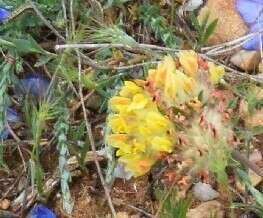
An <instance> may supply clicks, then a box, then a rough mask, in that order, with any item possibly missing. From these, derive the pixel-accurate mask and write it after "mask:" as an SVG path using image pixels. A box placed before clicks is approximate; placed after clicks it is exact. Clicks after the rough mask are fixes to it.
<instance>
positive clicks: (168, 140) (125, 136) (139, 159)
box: [106, 81, 174, 177]
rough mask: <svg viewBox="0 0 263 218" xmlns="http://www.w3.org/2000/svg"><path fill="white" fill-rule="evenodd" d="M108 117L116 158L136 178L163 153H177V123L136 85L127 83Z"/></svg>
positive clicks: (108, 137) (111, 142) (111, 143)
mask: <svg viewBox="0 0 263 218" xmlns="http://www.w3.org/2000/svg"><path fill="white" fill-rule="evenodd" d="M109 107H110V109H111V111H112V112H113V113H112V114H111V115H110V116H109V117H108V125H109V127H110V128H111V131H112V133H111V134H110V135H108V136H107V137H106V141H107V143H108V144H109V145H111V146H113V147H114V148H117V149H118V150H117V152H116V156H118V157H119V159H118V160H119V162H121V163H123V164H124V166H125V168H126V169H127V170H129V171H130V172H131V173H132V174H133V176H135V177H137V176H140V175H143V174H145V173H147V172H148V171H149V170H150V168H151V167H152V165H153V164H154V163H155V162H156V161H157V160H158V159H159V158H160V156H161V155H162V153H170V152H172V150H173V146H174V139H173V136H172V135H173V132H174V127H173V124H172V123H171V122H170V121H169V119H167V118H166V117H165V116H164V115H162V114H161V113H160V112H159V110H158V108H157V105H156V103H155V102H153V101H152V98H151V97H150V95H149V94H148V93H147V92H146V91H145V90H144V89H143V88H142V87H140V86H138V85H137V84H136V83H134V82H130V81H125V83H124V86H123V87H122V89H121V90H120V92H119V95H118V96H114V97H113V98H111V99H110V102H109Z"/></svg>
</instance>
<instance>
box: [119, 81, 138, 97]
mask: <svg viewBox="0 0 263 218" xmlns="http://www.w3.org/2000/svg"><path fill="white" fill-rule="evenodd" d="M140 92H142V88H141V87H139V86H137V85H136V84H135V83H134V82H131V81H125V82H124V86H123V87H122V89H121V91H120V96H122V97H128V98H132V97H133V96H134V95H135V94H137V93H140Z"/></svg>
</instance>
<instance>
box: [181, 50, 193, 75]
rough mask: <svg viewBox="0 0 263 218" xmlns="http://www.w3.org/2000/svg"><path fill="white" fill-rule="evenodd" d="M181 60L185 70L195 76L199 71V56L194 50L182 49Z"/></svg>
mask: <svg viewBox="0 0 263 218" xmlns="http://www.w3.org/2000/svg"><path fill="white" fill-rule="evenodd" d="M179 61H180V64H181V65H182V67H183V69H184V72H185V73H186V74H187V75H188V76H190V77H193V78H195V77H196V75H197V71H198V56H197V54H196V53H195V52H194V51H182V52H180V53H179Z"/></svg>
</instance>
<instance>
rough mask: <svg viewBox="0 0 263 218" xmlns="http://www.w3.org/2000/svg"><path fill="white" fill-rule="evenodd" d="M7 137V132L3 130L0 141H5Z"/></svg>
mask: <svg viewBox="0 0 263 218" xmlns="http://www.w3.org/2000/svg"><path fill="white" fill-rule="evenodd" d="M8 135H9V131H8V130H7V129H4V130H3V131H2V132H1V133H0V140H6V139H7V138H8Z"/></svg>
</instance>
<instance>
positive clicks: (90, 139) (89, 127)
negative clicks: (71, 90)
mask: <svg viewBox="0 0 263 218" xmlns="http://www.w3.org/2000/svg"><path fill="white" fill-rule="evenodd" d="M76 53H77V56H78V70H79V73H78V79H79V95H80V99H81V103H82V110H83V114H84V120H85V125H86V129H87V133H88V137H89V141H90V145H91V149H92V152H93V156H94V162H95V164H96V167H97V172H98V174H99V177H100V180H101V183H102V186H103V188H104V191H105V195H106V198H107V201H108V204H109V207H110V209H111V213H112V216H113V218H116V217H117V215H116V212H115V209H114V206H113V203H112V200H111V196H110V191H109V190H108V188H107V186H106V183H105V180H104V177H103V175H102V170H101V168H100V164H99V161H98V159H97V154H96V146H95V142H94V138H93V134H92V130H91V125H90V123H89V121H88V117H87V113H86V108H85V103H84V98H83V93H82V85H81V58H80V54H79V52H78V50H77V49H76Z"/></svg>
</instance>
